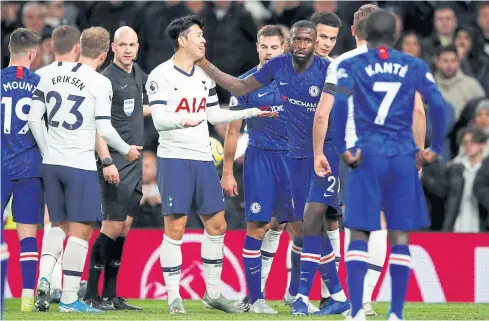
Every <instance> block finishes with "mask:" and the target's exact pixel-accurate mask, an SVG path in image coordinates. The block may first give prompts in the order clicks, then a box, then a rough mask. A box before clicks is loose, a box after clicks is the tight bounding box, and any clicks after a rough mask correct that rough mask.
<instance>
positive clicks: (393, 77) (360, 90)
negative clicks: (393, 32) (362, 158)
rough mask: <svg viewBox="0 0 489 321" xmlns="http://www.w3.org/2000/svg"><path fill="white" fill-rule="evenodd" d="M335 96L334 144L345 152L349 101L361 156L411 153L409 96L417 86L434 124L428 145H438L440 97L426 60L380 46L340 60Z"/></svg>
mask: <svg viewBox="0 0 489 321" xmlns="http://www.w3.org/2000/svg"><path fill="white" fill-rule="evenodd" d="M337 78H338V84H337V90H336V92H337V95H336V98H335V105H334V107H333V114H334V120H335V144H336V147H337V150H338V152H344V151H345V149H346V145H345V139H344V138H345V126H346V117H347V116H346V114H347V109H348V105H349V104H350V105H353V111H354V121H355V127H356V134H357V137H358V141H357V143H356V146H357V147H359V148H361V149H362V154H363V155H384V156H393V155H399V154H401V153H412V152H413V151H415V150H416V145H415V142H414V139H413V134H412V124H413V108H414V95H415V93H416V91H419V92H420V93H421V95H422V96H423V97H424V98H425V99H426V100H427V101H428V104H429V106H430V116H431V118H432V121H433V122H434V123H436V124H434V127H436V128H434V131H433V134H434V137H433V144H432V150H433V151H435V152H436V153H440V152H441V149H442V144H443V136H444V135H443V134H444V127H445V125H444V123H445V114H444V110H445V106H444V104H445V102H444V100H443V98H442V96H441V94H440V92H439V90H438V87H437V86H436V84H435V80H434V78H433V75H432V74H431V72H430V70H429V68H428V65H427V64H426V63H425V62H424V61H422V60H421V59H418V58H414V57H411V56H409V55H406V54H404V53H402V52H400V51H397V50H394V49H387V48H385V47H379V48H373V49H369V50H368V51H367V52H366V53H364V54H360V55H357V56H355V57H352V58H350V59H347V60H344V61H342V62H341V63H340V64H339V65H338V69H337Z"/></svg>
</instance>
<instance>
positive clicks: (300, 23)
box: [290, 20, 316, 31]
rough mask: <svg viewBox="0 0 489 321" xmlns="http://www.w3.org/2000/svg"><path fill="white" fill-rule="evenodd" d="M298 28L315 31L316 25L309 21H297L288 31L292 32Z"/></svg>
mask: <svg viewBox="0 0 489 321" xmlns="http://www.w3.org/2000/svg"><path fill="white" fill-rule="evenodd" d="M298 28H305V29H312V30H314V31H316V25H315V24H314V23H312V22H311V21H309V20H300V21H297V22H296V23H294V24H293V25H292V27H290V30H291V31H292V30H294V29H298Z"/></svg>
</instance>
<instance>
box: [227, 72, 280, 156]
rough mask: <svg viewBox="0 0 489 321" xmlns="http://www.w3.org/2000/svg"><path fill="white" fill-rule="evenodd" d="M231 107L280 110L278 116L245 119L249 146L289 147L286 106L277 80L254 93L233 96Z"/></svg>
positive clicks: (267, 148) (241, 77) (246, 75)
mask: <svg viewBox="0 0 489 321" xmlns="http://www.w3.org/2000/svg"><path fill="white" fill-rule="evenodd" d="M257 70H258V68H257V67H255V68H253V69H251V70H249V71H248V72H246V73H244V74H243V75H241V76H240V77H239V78H240V79H244V78H246V77H248V76H249V75H251V74H253V73H255V72H256V71H257ZM229 107H230V108H231V109H241V108H259V109H261V110H266V111H276V112H278V113H279V116H278V117H277V118H248V119H246V120H245V123H246V126H247V130H248V135H249V141H248V146H252V147H256V148H260V149H265V150H273V151H286V150H288V149H289V148H288V136H287V128H286V121H285V118H284V107H283V103H282V98H281V97H280V92H279V91H278V87H277V83H276V82H275V81H273V82H271V83H270V84H269V85H268V86H266V87H263V88H260V89H258V90H256V91H254V92H252V93H249V94H246V95H243V96H239V97H236V96H231V100H230V102H229Z"/></svg>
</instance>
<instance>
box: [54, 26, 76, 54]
mask: <svg viewBox="0 0 489 321" xmlns="http://www.w3.org/2000/svg"><path fill="white" fill-rule="evenodd" d="M80 36H81V33H80V30H78V28H75V27H73V26H67V25H64V26H57V27H56V28H54V30H53V35H52V36H51V39H52V42H53V48H54V52H55V53H56V54H59V55H63V54H66V53H68V52H70V51H71V50H73V47H74V46H75V45H76V44H79V43H80Z"/></svg>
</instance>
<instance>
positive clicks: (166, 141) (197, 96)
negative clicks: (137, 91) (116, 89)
mask: <svg viewBox="0 0 489 321" xmlns="http://www.w3.org/2000/svg"><path fill="white" fill-rule="evenodd" d="M146 92H147V93H148V100H149V104H150V106H151V108H164V109H165V111H166V112H168V113H169V114H173V115H175V114H176V115H178V116H180V117H182V118H187V119H199V120H203V122H202V123H201V124H200V125H198V126H195V127H191V128H178V129H172V130H160V131H159V136H160V138H159V146H158V157H161V158H176V159H191V160H201V161H212V160H213V159H212V152H211V147H210V139H209V128H208V125H207V112H210V111H211V110H216V109H219V108H220V106H219V101H218V98H217V94H216V84H215V82H214V81H213V80H212V79H211V78H210V77H209V76H208V75H207V74H206V73H205V72H204V71H203V70H202V69H201V68H200V67H198V66H193V68H192V71H191V72H190V73H186V72H184V71H183V70H181V69H180V68H178V67H177V66H175V64H174V63H173V57H172V58H171V59H169V60H167V61H166V62H164V63H162V64H160V65H159V66H157V67H156V68H155V69H153V71H151V73H150V74H149V76H148V80H147V82H146Z"/></svg>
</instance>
